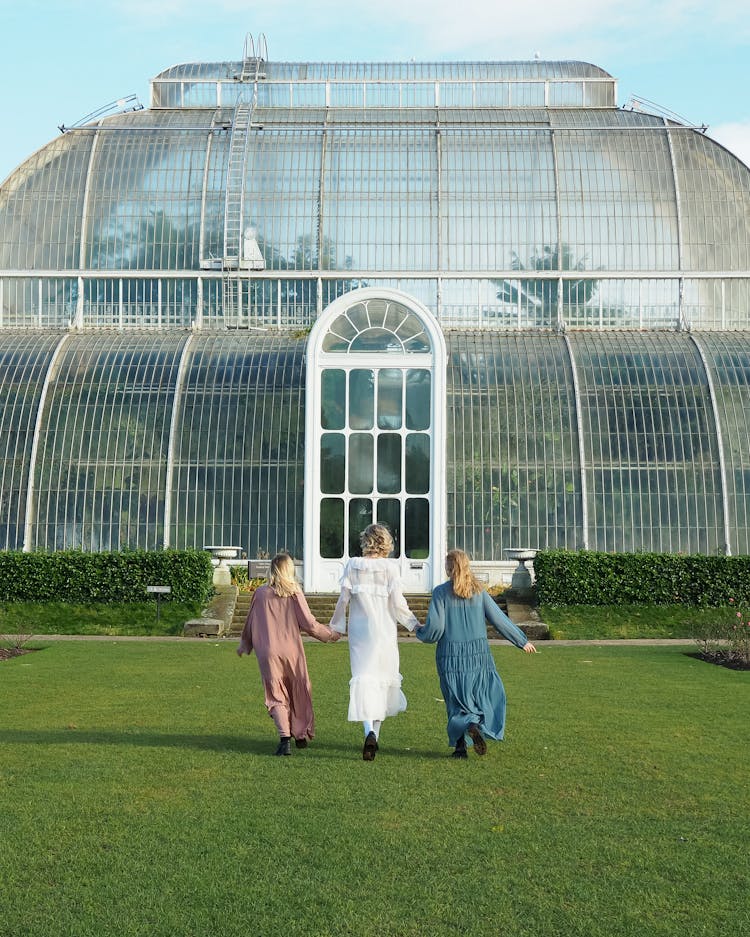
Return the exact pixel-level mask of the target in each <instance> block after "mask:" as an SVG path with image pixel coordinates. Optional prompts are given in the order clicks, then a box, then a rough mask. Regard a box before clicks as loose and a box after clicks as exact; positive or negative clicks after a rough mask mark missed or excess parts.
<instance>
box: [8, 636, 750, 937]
mask: <svg viewBox="0 0 750 937" xmlns="http://www.w3.org/2000/svg"><path fill="white" fill-rule="evenodd" d="M38 643H39V644H40V645H42V646H43V642H38ZM306 649H307V655H308V661H309V666H310V672H311V676H312V680H313V689H314V697H315V705H316V715H317V723H318V724H317V737H316V739H315V740H314V742H313V743H312V745H311V747H310V748H309V749H308V750H306V751H294V750H293V755H292V757H291V758H274V757H272V756H271V754H270V753H271V752H272V751H273V749H274V748H275V738H274V731H273V724H272V722H271V721H270V719H269V718H268V716H267V715H266V713H265V709H264V708H263V705H262V692H261V686H260V679H259V676H258V670H257V664H256V661H255V658H254V657H253V658H250V659H243V660H241V661H240V660H239V659H238V658H237V656H236V655H235V653H234V642H216V641H214V642H212V641H206V642H204V643H196V642H185V643H178V644H173V643H169V644H168V643H164V642H158V641H150V642H142V643H132V642H117V641H111V642H110V641H107V642H85V641H84V642H76V641H60V642H50V643H49V644H48V645H47V646H46V647H44V650H42V651H41V652H39V653H34V654H27V655H24V656H21V657H17V658H14V659H12V660H9V661H4V662H2V663H0V707H2V713H3V720H2V726H1V727H0V792H1V793H2V807H3V809H2V811H0V842H1V843H2V848H0V883H1V886H2V890H1V892H0V895H1V897H0V905H1V908H2V913H1V915H0V933H2V935H3V937H63V935H65V937H68V935H71V937H136V935H137V937H142V935H146V934H148V935H150V937H188V935H196V937H209V935H211V937H213V935H217V937H235V935H237V937H240V935H242V937H247V935H250V937H275V935H283V937H294V935H320V937H323V935H325V937H328V935H331V937H339V935H356V937H370V935H372V937H376V935H377V937H389V935H393V937H396V935H398V937H443V935H446V937H447V935H456V934H464V935H476V937H481V935H488V937H489V935H492V937H496V935H499V934H500V935H513V937H557V935H560V937H620V935H628V937H631V935H632V937H660V935H675V937H686V935H687V937H692V935H717V937H718V935H722V937H723V935H726V934H737V935H739V934H742V933H749V932H750V930H749V929H750V912H749V911H748V903H747V894H748V892H750V863H749V862H748V856H747V817H748V816H749V815H750V797H749V796H748V784H747V752H748V742H749V741H750V738H749V735H750V730H749V729H748V721H747V712H748V705H749V704H750V674H747V673H738V672H736V671H731V670H727V669H724V668H721V667H716V666H712V665H710V664H706V663H703V662H701V661H699V660H696V659H695V658H693V657H691V656H689V653H688V651H691V650H692V649H686V648H684V647H674V646H668V647H664V646H661V647H633V646H622V645H621V646H614V647H613V646H594V647H592V646H587V647H580V646H573V647H562V646H558V647H554V646H550V645H543V646H542V649H541V651H540V653H539V654H537V655H535V656H527V655H523V654H520V653H519V652H518V651H517V650H515V649H514V648H510V647H507V646H496V647H494V648H493V653H494V654H495V656H496V659H497V661H498V665H499V669H500V671H501V673H502V674H503V678H504V681H505V685H506V689H507V692H508V700H509V705H508V724H507V736H506V741H505V742H504V743H490V745H489V751H488V754H487V755H486V756H485V757H484V758H478V757H476V756H475V755H473V754H471V755H470V758H469V760H468V761H465V762H456V761H453V760H451V759H450V758H448V757H447V755H448V753H449V749H448V748H447V741H446V738H445V714H444V707H443V704H442V702H440V701H439V699H438V697H439V695H440V694H439V690H438V684H437V680H436V677H435V671H434V650H433V649H432V648H430V647H427V646H422V645H416V644H408V643H407V644H403V645H402V646H401V669H402V671H403V673H404V678H405V679H404V690H405V692H406V694H407V697H408V698H409V709H408V710H407V712H406V713H404V714H402V715H400V716H398V717H396V718H394V719H389V720H387V721H386V723H385V725H384V727H383V732H382V735H381V751H380V753H379V754H378V756H377V759H376V761H375V762H374V763H372V764H367V763H365V762H363V761H362V759H361V754H360V752H361V749H360V746H361V736H360V729H359V727H358V726H356V725H351V724H348V723H347V722H346V721H345V713H346V701H347V684H348V678H349V670H348V659H347V647H346V644H345V642H341V643H340V644H337V645H333V646H323V645H319V644H309V645H307V646H306Z"/></svg>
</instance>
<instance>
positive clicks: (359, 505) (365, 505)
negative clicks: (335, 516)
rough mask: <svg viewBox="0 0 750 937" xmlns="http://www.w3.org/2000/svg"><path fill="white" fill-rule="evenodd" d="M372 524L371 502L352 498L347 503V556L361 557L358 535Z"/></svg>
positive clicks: (367, 499) (365, 499)
mask: <svg viewBox="0 0 750 937" xmlns="http://www.w3.org/2000/svg"><path fill="white" fill-rule="evenodd" d="M370 524H372V501H371V500H370V499H369V498H352V500H351V501H350V502H349V556H362V548H361V547H360V545H359V535H360V534H361V533H362V531H363V530H364V529H365V527H368V526H369V525H370Z"/></svg>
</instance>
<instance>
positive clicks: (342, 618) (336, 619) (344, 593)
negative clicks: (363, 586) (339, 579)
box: [330, 586, 352, 634]
mask: <svg viewBox="0 0 750 937" xmlns="http://www.w3.org/2000/svg"><path fill="white" fill-rule="evenodd" d="M351 597H352V593H351V591H350V589H349V587H348V586H343V587H342V589H341V595H340V596H339V600H338V602H337V603H336V608H335V609H334V611H333V616H332V617H331V621H330V628H331V630H332V631H337V632H338V633H339V634H346V609H347V606H348V605H349V599H350V598H351Z"/></svg>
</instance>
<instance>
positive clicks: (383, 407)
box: [378, 368, 403, 429]
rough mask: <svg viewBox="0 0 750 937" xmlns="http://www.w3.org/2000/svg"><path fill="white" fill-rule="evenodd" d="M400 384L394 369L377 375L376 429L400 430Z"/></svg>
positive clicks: (401, 377)
mask: <svg viewBox="0 0 750 937" xmlns="http://www.w3.org/2000/svg"><path fill="white" fill-rule="evenodd" d="M402 383H403V376H402V374H401V371H399V370H398V369H396V368H388V369H387V370H383V371H380V373H379V374H378V429H401V400H402V397H403V392H402Z"/></svg>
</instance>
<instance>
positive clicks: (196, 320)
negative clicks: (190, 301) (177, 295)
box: [191, 277, 203, 330]
mask: <svg viewBox="0 0 750 937" xmlns="http://www.w3.org/2000/svg"><path fill="white" fill-rule="evenodd" d="M191 328H193V329H198V330H200V329H202V328H203V277H198V279H197V281H196V290H195V314H194V316H193V321H192V323H191Z"/></svg>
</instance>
